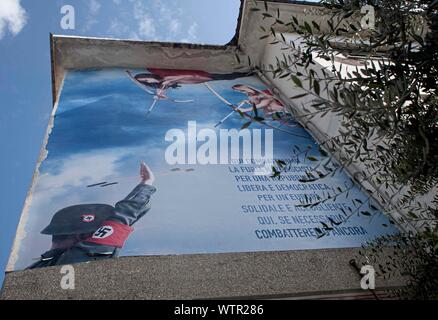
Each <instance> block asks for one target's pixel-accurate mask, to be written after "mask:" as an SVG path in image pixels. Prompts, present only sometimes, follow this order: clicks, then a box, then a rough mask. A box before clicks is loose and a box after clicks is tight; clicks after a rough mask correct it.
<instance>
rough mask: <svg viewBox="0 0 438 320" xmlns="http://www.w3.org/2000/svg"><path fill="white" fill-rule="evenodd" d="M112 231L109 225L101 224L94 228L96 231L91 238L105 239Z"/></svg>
mask: <svg viewBox="0 0 438 320" xmlns="http://www.w3.org/2000/svg"><path fill="white" fill-rule="evenodd" d="M113 232H114V229H113V227H111V226H102V227H100V228H99V229H97V230H96V232H95V233H94V234H93V237H92V238H93V239H105V238H108V237H109V236H110V235H112V234H113Z"/></svg>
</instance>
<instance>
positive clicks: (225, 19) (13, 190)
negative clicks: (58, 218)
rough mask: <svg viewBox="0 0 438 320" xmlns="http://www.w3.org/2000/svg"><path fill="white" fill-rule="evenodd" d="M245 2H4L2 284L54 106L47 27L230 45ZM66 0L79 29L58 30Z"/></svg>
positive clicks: (0, 30)
mask: <svg viewBox="0 0 438 320" xmlns="http://www.w3.org/2000/svg"><path fill="white" fill-rule="evenodd" d="M239 2H240V1H238V0H221V1H215V0H179V1H177V0H173V1H172V0H166V1H158V0H123V1H121V0H105V1H104V0H91V1H90V0H68V1H61V0H38V1H35V0H21V1H19V0H1V1H0V108H1V113H0V147H1V155H2V156H1V157H0V178H1V179H0V194H1V196H0V212H1V214H0V226H1V227H0V228H1V229H0V282H2V280H3V269H4V265H5V263H6V259H7V257H8V255H9V250H10V247H11V245H12V241H13V236H14V235H15V229H16V226H17V223H18V220H19V216H20V213H21V209H22V207H23V203H24V199H25V197H26V193H27V191H28V188H29V185H30V182H31V178H32V175H33V171H34V169H35V163H36V161H37V159H38V155H39V151H40V148H41V144H42V141H43V137H44V133H45V130H46V127H47V124H48V121H49V115H50V112H51V99H52V98H51V85H50V55H49V33H50V32H52V33H55V34H67V35H79V36H96V37H116V38H129V39H140V40H161V41H190V42H196V43H208V44H225V43H227V42H228V41H229V40H230V39H231V38H232V37H233V35H234V31H235V28H236V22H237V16H238V11H239ZM65 4H71V5H73V6H74V7H75V9H76V29H75V30H62V29H61V28H60V20H61V17H62V15H61V14H60V10H61V7H62V6H63V5H65Z"/></svg>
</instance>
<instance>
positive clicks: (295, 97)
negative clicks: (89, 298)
mask: <svg viewBox="0 0 438 320" xmlns="http://www.w3.org/2000/svg"><path fill="white" fill-rule="evenodd" d="M307 95H308V93H302V94H297V95H296V96H293V97H290V99H299V98H302V97H305V96H307Z"/></svg>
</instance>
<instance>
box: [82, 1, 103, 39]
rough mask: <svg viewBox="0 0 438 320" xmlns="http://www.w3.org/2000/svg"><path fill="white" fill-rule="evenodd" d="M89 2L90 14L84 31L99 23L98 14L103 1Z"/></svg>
mask: <svg viewBox="0 0 438 320" xmlns="http://www.w3.org/2000/svg"><path fill="white" fill-rule="evenodd" d="M87 3H88V16H87V18H86V20H85V25H84V27H83V31H84V32H87V31H90V30H92V28H93V26H94V25H95V24H97V23H98V20H97V16H98V15H99V12H100V9H101V8H102V5H101V3H100V2H99V1H98V0H90V1H87Z"/></svg>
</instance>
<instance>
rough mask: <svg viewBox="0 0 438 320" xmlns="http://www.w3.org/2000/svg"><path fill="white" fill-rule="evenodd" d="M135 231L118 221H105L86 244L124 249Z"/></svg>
mask: <svg viewBox="0 0 438 320" xmlns="http://www.w3.org/2000/svg"><path fill="white" fill-rule="evenodd" d="M133 230H134V228H131V227H130V226H127V225H126V224H123V223H119V222H116V221H105V222H104V223H103V224H102V226H101V227H100V228H99V229H97V230H96V231H95V232H94V233H93V235H92V236H91V237H89V238H88V239H87V240H85V241H86V242H92V243H97V244H100V245H104V246H111V247H117V248H123V245H124V244H125V241H126V239H128V236H129V234H130V233H131V232H132V231H133Z"/></svg>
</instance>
